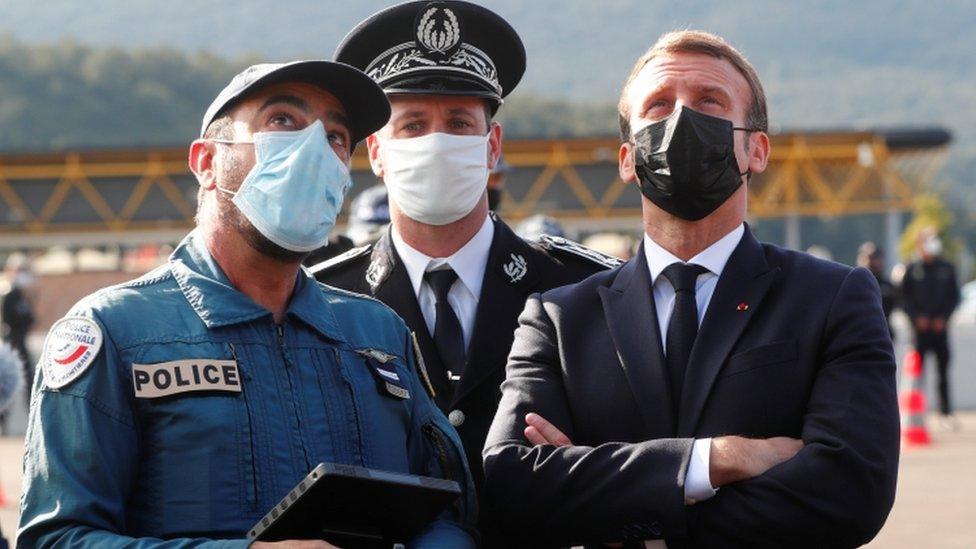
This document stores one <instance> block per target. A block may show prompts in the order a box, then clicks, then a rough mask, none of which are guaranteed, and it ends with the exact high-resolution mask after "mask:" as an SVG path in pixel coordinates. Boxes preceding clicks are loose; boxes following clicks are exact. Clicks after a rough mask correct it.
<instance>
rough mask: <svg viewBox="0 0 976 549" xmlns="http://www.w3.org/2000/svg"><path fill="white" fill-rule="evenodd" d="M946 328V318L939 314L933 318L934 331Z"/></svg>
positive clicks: (941, 330)
mask: <svg viewBox="0 0 976 549" xmlns="http://www.w3.org/2000/svg"><path fill="white" fill-rule="evenodd" d="M945 329H946V319H944V318H942V317H938V316H937V317H935V318H933V319H932V331H933V332H944V331H945Z"/></svg>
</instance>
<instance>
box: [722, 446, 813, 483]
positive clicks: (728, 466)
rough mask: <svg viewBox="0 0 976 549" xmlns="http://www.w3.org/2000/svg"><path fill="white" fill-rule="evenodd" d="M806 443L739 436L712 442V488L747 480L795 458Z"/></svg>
mask: <svg viewBox="0 0 976 549" xmlns="http://www.w3.org/2000/svg"><path fill="white" fill-rule="evenodd" d="M802 448H803V441H802V440H797V439H795V438H789V437H774V438H764V439H749V438H743V437H736V436H728V437H718V438H713V439H712V448H711V452H710V453H709V458H708V459H709V463H708V475H709V480H710V482H711V483H712V486H714V487H716V488H718V487H719V486H724V485H726V484H731V483H733V482H738V481H740V480H748V479H750V478H753V477H758V476H759V475H761V474H763V473H765V472H766V471H768V470H769V469H771V468H772V467H774V466H776V465H779V464H780V463H783V462H784V461H786V460H788V459H790V458H792V457H793V456H795V455H796V453H797V452H799V451H800V450H801V449H802Z"/></svg>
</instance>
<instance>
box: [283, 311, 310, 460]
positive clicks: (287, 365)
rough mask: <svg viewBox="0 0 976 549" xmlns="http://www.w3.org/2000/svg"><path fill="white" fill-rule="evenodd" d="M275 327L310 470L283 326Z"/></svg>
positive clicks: (303, 451) (299, 432) (304, 453)
mask: <svg viewBox="0 0 976 549" xmlns="http://www.w3.org/2000/svg"><path fill="white" fill-rule="evenodd" d="M275 328H276V331H277V333H278V351H279V352H280V353H281V359H282V360H283V361H284V363H285V379H287V380H288V390H289V392H290V393H291V405H292V409H293V410H294V412H295V423H297V424H298V441H299V444H300V445H301V447H302V456H304V457H305V470H306V471H311V470H312V460H311V459H310V458H309V456H308V449H307V448H306V447H305V438H304V436H303V434H302V416H301V414H300V413H299V409H298V395H297V394H296V392H295V385H294V384H293V383H292V381H291V373H290V372H288V370H291V369H292V363H291V359H290V358H288V353H287V352H286V350H285V327H284V326H283V325H281V324H276V325H275Z"/></svg>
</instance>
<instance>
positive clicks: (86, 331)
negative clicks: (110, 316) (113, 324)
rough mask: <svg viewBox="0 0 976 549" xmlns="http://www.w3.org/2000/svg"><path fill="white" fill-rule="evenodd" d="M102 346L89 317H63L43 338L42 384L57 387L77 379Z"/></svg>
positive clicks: (98, 329) (92, 321)
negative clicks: (44, 338)
mask: <svg viewBox="0 0 976 549" xmlns="http://www.w3.org/2000/svg"><path fill="white" fill-rule="evenodd" d="M101 348H102V329H101V328H99V327H98V324H96V323H95V321H94V320H92V319H90V318H84V317H77V316H75V317H67V318H62V319H61V320H59V321H57V322H55V323H54V326H51V330H50V331H49V332H48V334H47V339H46V340H45V341H44V354H43V355H41V370H42V372H43V373H44V385H45V386H47V387H50V388H51V389H59V388H61V387H64V386H65V385H67V384H69V383H71V382H72V381H74V380H76V379H78V376H80V375H81V374H83V373H84V372H85V370H87V369H88V367H89V366H91V365H92V363H93V362H94V361H95V357H96V356H97V355H98V351H99V349H101Z"/></svg>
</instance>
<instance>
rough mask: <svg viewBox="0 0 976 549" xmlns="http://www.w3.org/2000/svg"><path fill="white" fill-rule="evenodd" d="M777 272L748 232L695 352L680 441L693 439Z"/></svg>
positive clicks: (684, 396) (727, 271)
mask: <svg viewBox="0 0 976 549" xmlns="http://www.w3.org/2000/svg"><path fill="white" fill-rule="evenodd" d="M778 272H779V269H770V268H769V267H768V265H767V264H766V257H765V254H764V253H763V248H762V245H761V244H760V243H759V241H758V240H756V238H755V237H754V236H752V233H751V232H750V231H749V228H748V226H747V227H746V232H745V234H744V235H743V236H742V240H741V241H740V242H739V245H738V246H736V249H735V251H733V252H732V255H731V256H730V257H729V261H728V263H727V264H726V265H725V269H723V271H722V276H720V277H719V279H718V284H717V285H716V287H715V292H714V293H713V294H712V299H711V301H710V302H709V304H708V309H707V310H706V311H705V318H704V319H703V320H702V323H701V327H700V328H699V330H698V336H697V337H696V338H695V346H694V347H693V348H692V350H691V357H690V358H689V360H688V370H687V371H686V372H685V382H684V387H683V389H682V395H681V409H680V411H679V413H678V431H677V435H678V436H679V437H687V436H692V435H693V434H694V432H695V428H696V427H697V425H698V420H699V418H700V417H701V414H702V410H703V409H704V407H705V402H706V400H707V399H708V394H709V393H710V392H711V390H712V385H713V384H714V383H715V378H716V376H717V375H718V372H719V370H721V368H722V365H723V364H724V363H725V360H726V358H727V357H728V355H729V352H730V351H731V350H732V346H733V345H735V342H736V341H738V339H739V336H741V335H742V331H743V330H744V329H745V327H746V325H747V324H748V323H749V321H750V320H751V319H752V317H753V315H755V314H756V311H757V310H758V309H759V306H760V304H761V303H762V300H763V297H765V295H766V292H767V291H768V290H769V287H770V285H771V284H772V282H773V280H775V278H776V275H777V273H778ZM740 305H741V306H740Z"/></svg>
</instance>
